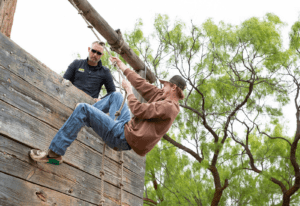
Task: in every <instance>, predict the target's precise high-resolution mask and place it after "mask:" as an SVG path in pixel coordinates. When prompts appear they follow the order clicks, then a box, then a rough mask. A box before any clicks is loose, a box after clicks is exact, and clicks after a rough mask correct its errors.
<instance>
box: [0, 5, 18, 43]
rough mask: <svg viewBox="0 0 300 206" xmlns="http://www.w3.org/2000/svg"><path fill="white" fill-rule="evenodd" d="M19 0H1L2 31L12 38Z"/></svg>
mask: <svg viewBox="0 0 300 206" xmlns="http://www.w3.org/2000/svg"><path fill="white" fill-rule="evenodd" d="M16 7H17V0H0V32H1V33H3V34H4V35H5V36H7V37H8V38H10V34H11V28H12V25H13V21H14V15H15V11H16Z"/></svg>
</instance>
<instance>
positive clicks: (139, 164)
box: [0, 52, 145, 177]
mask: <svg viewBox="0 0 300 206" xmlns="http://www.w3.org/2000/svg"><path fill="white" fill-rule="evenodd" d="M0 53H1V52H0ZM0 60H1V57H0ZM0 64H1V62H0ZM22 69H24V68H21V69H19V71H22ZM0 82H1V84H0V94H2V95H0V99H1V100H3V101H4V102H7V103H8V104H10V105H13V106H15V107H16V108H18V109H20V110H22V111H24V112H26V113H27V114H30V115H31V116H34V117H35V118H37V119H39V120H41V121H43V122H45V123H46V124H49V125H50V126H52V127H54V128H55V129H59V128H60V127H61V126H62V125H63V124H64V122H65V121H66V120H67V118H68V117H69V116H70V115H71V114H72V112H73V109H71V108H69V107H67V106H65V105H64V104H62V103H61V102H59V101H58V100H55V99H53V98H52V97H51V96H49V95H48V94H46V93H45V92H43V91H41V89H42V88H39V89H38V88H36V87H34V86H33V85H31V84H29V83H28V82H26V81H25V80H23V78H22V77H19V76H17V75H15V74H14V73H12V72H10V71H9V70H8V69H5V68H4V67H2V66H1V65H0ZM44 90H45V91H47V89H46V88H45V89H44ZM77 139H78V140H79V141H81V142H83V143H84V144H86V145H88V146H89V147H92V148H93V149H95V150H97V151H98V152H102V148H103V142H102V140H101V138H100V137H99V136H98V135H97V134H96V133H95V132H94V131H93V130H92V129H91V128H87V127H85V128H84V129H83V130H82V131H81V132H80V133H79V135H78V138H77ZM106 155H107V156H108V157H109V158H111V159H113V160H115V161H116V162H118V161H119V159H120V153H119V152H116V151H114V150H112V149H107V153H106ZM124 159H125V164H124V166H125V167H126V168H128V169H129V170H131V171H133V172H135V173H136V174H137V175H139V176H141V177H144V171H145V168H144V166H145V158H144V157H140V156H139V155H136V154H135V153H134V152H133V151H127V152H125V153H124Z"/></svg>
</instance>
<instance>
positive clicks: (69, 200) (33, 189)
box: [0, 172, 96, 206]
mask: <svg viewBox="0 0 300 206" xmlns="http://www.w3.org/2000/svg"><path fill="white" fill-rule="evenodd" d="M0 179H1V181H0V205H2V206H17V205H22V206H46V205H47V206H50V205H51V206H54V205H56V206H59V205H64V206H69V205H70V206H80V205H81V206H91V205H96V204H91V203H89V202H86V201H83V200H80V199H77V198H74V197H71V196H68V195H65V194H62V193H59V192H56V191H54V190H51V189H48V188H46V187H43V186H40V185H36V184H32V183H30V182H27V181H24V180H21V179H18V178H16V177H13V176H10V175H7V174H4V173H1V172H0Z"/></svg>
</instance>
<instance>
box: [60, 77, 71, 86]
mask: <svg viewBox="0 0 300 206" xmlns="http://www.w3.org/2000/svg"><path fill="white" fill-rule="evenodd" d="M62 85H64V86H67V87H69V86H71V85H72V82H70V80H67V79H63V81H62Z"/></svg>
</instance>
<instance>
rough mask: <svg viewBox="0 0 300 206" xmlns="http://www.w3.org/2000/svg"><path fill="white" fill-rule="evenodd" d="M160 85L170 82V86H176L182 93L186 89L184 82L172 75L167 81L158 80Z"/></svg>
mask: <svg viewBox="0 0 300 206" xmlns="http://www.w3.org/2000/svg"><path fill="white" fill-rule="evenodd" d="M159 81H160V82H161V83H162V84H163V83H164V82H170V83H172V84H176V86H177V87H179V88H180V89H181V90H182V91H183V90H184V89H185V88H186V82H185V81H184V79H183V78H182V77H181V76H180V75H174V76H173V77H172V78H171V79H170V80H169V81H167V80H163V79H160V80H159Z"/></svg>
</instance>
